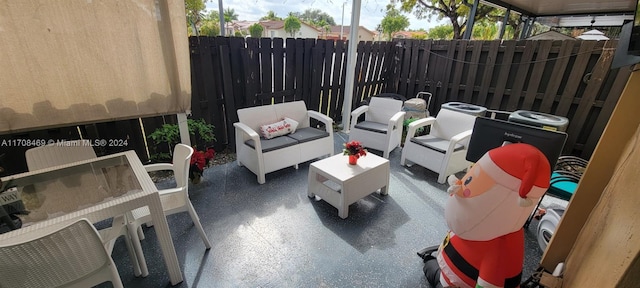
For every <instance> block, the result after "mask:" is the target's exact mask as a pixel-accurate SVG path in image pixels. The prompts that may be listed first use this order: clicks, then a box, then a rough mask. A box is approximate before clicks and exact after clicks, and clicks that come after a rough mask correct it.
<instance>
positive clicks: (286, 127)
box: [260, 117, 298, 139]
mask: <svg viewBox="0 0 640 288" xmlns="http://www.w3.org/2000/svg"><path fill="white" fill-rule="evenodd" d="M297 127H298V122H297V121H295V120H293V119H291V118H289V117H285V118H284V120H282V121H279V122H276V123H272V124H267V125H262V126H260V136H262V138H265V139H271V138H274V137H277V136H282V135H287V134H289V133H294V132H296V128H297Z"/></svg>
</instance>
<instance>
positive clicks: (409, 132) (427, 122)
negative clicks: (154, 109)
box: [404, 117, 436, 145]
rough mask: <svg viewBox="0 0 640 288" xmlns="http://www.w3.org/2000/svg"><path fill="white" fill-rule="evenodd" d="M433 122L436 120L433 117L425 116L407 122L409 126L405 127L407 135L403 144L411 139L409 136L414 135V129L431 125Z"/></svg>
mask: <svg viewBox="0 0 640 288" xmlns="http://www.w3.org/2000/svg"><path fill="white" fill-rule="evenodd" d="M435 122H436V118H435V117H427V118H422V119H418V120H415V121H413V122H411V123H409V127H408V128H407V136H406V137H405V140H404V143H405V145H406V144H407V143H408V142H409V141H411V138H413V137H414V136H415V135H416V130H418V128H420V127H425V126H430V125H433V123H435Z"/></svg>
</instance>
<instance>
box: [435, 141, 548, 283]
mask: <svg viewBox="0 0 640 288" xmlns="http://www.w3.org/2000/svg"><path fill="white" fill-rule="evenodd" d="M550 176H551V169H550V166H549V161H548V160H547V158H546V157H545V156H544V154H542V152H540V150H538V149H537V148H535V147H533V146H531V145H528V144H522V143H518V144H509V145H505V146H503V147H499V148H496V149H493V150H491V151H489V152H487V153H486V154H485V155H484V156H483V157H482V158H481V159H480V160H478V162H477V163H476V164H475V165H474V166H473V167H472V168H471V169H470V170H469V171H468V172H467V174H466V175H465V176H464V177H462V178H461V179H457V178H455V177H453V176H450V177H449V179H448V180H449V184H450V185H451V186H450V187H449V193H450V194H451V196H450V197H449V199H448V200H447V204H446V207H445V218H446V220H447V224H448V226H449V229H450V230H451V232H449V234H448V235H447V237H446V238H445V240H444V241H443V243H442V245H440V248H439V250H438V254H437V261H438V266H439V268H440V284H441V285H442V286H444V287H446V286H454V287H456V286H457V287H518V286H519V285H520V275H521V272H522V263H523V257H524V231H523V229H522V227H523V225H524V223H525V221H526V220H527V217H528V216H529V215H530V214H531V212H532V211H533V209H534V207H535V205H533V204H534V203H536V202H537V201H538V200H539V199H540V197H541V196H542V195H543V194H544V193H545V191H546V190H547V188H548V187H549V178H550Z"/></svg>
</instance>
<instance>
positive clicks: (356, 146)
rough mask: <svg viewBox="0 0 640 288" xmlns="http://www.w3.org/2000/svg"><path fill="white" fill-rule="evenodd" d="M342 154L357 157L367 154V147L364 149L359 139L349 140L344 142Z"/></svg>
mask: <svg viewBox="0 0 640 288" xmlns="http://www.w3.org/2000/svg"><path fill="white" fill-rule="evenodd" d="M342 155H353V156H357V157H361V156H362V157H363V156H367V149H364V147H363V146H362V144H361V143H360V141H355V140H354V141H349V142H347V143H345V144H344V150H342Z"/></svg>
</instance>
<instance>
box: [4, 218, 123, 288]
mask: <svg viewBox="0 0 640 288" xmlns="http://www.w3.org/2000/svg"><path fill="white" fill-rule="evenodd" d="M31 233H32V235H30V236H32V238H31V239H30V240H27V241H21V242H19V243H12V244H8V245H0V287H12V288H22V287H24V288H32V287H78V288H85V287H92V286H96V285H98V284H100V283H104V282H107V281H109V282H111V283H112V284H113V287H123V286H122V281H121V280H120V275H119V274H118V269H117V268H116V265H115V264H114V263H113V260H112V259H111V257H110V256H109V254H108V253H107V251H106V250H105V248H104V246H103V244H102V239H101V238H100V235H99V234H98V231H97V230H96V229H95V228H94V227H93V225H91V223H90V222H89V221H88V220H87V219H80V220H78V221H76V222H73V223H71V224H68V225H66V226H63V227H58V228H53V227H52V228H51V229H41V230H35V231H33V232H31Z"/></svg>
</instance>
